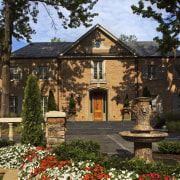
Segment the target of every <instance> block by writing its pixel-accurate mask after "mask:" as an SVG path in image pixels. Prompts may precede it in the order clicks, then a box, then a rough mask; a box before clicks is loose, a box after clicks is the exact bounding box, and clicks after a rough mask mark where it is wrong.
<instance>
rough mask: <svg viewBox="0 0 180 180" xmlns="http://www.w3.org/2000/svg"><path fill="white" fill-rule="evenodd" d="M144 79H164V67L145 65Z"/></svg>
mask: <svg viewBox="0 0 180 180" xmlns="http://www.w3.org/2000/svg"><path fill="white" fill-rule="evenodd" d="M143 79H148V80H155V79H163V67H162V65H154V64H153V65H145V66H144V70H143Z"/></svg>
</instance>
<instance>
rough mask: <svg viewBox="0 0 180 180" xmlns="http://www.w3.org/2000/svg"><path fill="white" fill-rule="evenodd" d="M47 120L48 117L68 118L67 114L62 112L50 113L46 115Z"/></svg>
mask: <svg viewBox="0 0 180 180" xmlns="http://www.w3.org/2000/svg"><path fill="white" fill-rule="evenodd" d="M45 117H46V118H48V117H62V118H63V117H64V118H65V117H66V113H65V112H62V111H49V112H47V113H46V115H45Z"/></svg>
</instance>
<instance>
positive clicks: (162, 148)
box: [158, 141, 180, 154]
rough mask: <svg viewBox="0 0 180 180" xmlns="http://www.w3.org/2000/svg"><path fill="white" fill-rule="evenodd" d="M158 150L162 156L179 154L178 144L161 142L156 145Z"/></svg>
mask: <svg viewBox="0 0 180 180" xmlns="http://www.w3.org/2000/svg"><path fill="white" fill-rule="evenodd" d="M158 150H159V152H160V153H164V154H180V142H176V141H161V142H159V143H158Z"/></svg>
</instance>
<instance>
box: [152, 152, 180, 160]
mask: <svg viewBox="0 0 180 180" xmlns="http://www.w3.org/2000/svg"><path fill="white" fill-rule="evenodd" d="M153 157H154V158H162V159H173V160H177V161H180V155H176V154H161V153H158V152H157V153H156V152H154V153H153Z"/></svg>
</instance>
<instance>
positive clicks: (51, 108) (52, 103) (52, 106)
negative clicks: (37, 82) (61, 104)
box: [46, 90, 57, 112]
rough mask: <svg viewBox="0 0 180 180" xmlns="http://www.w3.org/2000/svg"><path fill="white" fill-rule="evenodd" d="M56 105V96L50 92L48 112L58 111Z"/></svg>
mask: <svg viewBox="0 0 180 180" xmlns="http://www.w3.org/2000/svg"><path fill="white" fill-rule="evenodd" d="M56 110H57V109H56V103H55V99H54V94H53V91H52V90H49V97H48V102H47V109H46V111H47V112H49V111H56Z"/></svg>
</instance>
